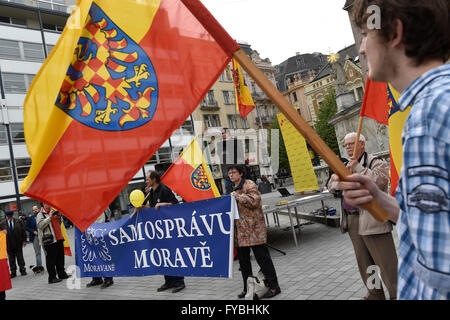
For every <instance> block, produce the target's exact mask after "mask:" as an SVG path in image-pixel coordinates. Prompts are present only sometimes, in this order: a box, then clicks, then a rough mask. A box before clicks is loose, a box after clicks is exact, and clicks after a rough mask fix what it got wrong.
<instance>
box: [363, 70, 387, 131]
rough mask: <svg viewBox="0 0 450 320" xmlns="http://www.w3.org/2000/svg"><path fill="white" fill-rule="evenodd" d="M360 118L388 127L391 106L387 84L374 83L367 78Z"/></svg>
mask: <svg viewBox="0 0 450 320" xmlns="http://www.w3.org/2000/svg"><path fill="white" fill-rule="evenodd" d="M360 116H361V117H368V118H371V119H373V120H375V121H377V122H379V123H381V124H385V125H388V117H389V106H388V96H387V89H386V83H385V82H373V81H371V80H370V79H369V77H367V81H366V88H365V90H364V98H363V102H362V106H361V112H360Z"/></svg>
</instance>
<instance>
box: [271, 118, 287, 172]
mask: <svg viewBox="0 0 450 320" xmlns="http://www.w3.org/2000/svg"><path fill="white" fill-rule="evenodd" d="M271 129H277V130H278V132H279V145H280V149H279V169H286V170H288V172H290V167H289V159H288V156H287V152H286V146H285V145H284V141H283V135H282V134H281V130H280V125H279V123H278V118H277V117H275V119H274V120H273V121H272V123H271V124H270V126H269V154H270V155H272V154H271V153H272V147H271V145H270V144H271V141H272V136H271V134H272V130H271Z"/></svg>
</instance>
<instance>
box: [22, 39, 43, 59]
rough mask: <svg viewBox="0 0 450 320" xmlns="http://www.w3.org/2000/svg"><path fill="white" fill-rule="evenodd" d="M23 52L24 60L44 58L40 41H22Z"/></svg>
mask: <svg viewBox="0 0 450 320" xmlns="http://www.w3.org/2000/svg"><path fill="white" fill-rule="evenodd" d="M23 53H24V58H25V59H26V60H33V61H42V60H44V50H42V44H40V43H29V42H24V43H23Z"/></svg>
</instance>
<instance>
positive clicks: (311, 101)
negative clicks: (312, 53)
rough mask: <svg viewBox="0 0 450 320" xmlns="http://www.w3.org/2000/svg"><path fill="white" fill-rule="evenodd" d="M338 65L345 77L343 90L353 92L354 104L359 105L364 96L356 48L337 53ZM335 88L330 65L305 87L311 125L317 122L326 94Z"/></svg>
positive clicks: (352, 47)
mask: <svg viewBox="0 0 450 320" xmlns="http://www.w3.org/2000/svg"><path fill="white" fill-rule="evenodd" d="M338 54H339V61H338V62H339V63H340V64H341V65H342V66H343V68H344V71H345V76H346V84H345V89H346V90H347V91H351V92H353V95H354V101H355V103H359V104H360V103H361V101H362V98H363V96H364V89H363V88H364V81H363V76H362V71H361V67H360V65H359V58H358V53H357V51H356V46H355V45H352V46H349V47H347V48H345V49H342V50H341V51H339V52H338ZM334 88H335V78H334V76H333V74H332V70H331V65H330V63H328V64H327V65H325V66H324V67H323V68H322V69H321V70H320V71H319V73H318V74H317V75H316V76H315V77H314V79H313V80H312V81H311V82H310V83H309V84H307V85H306V86H305V89H304V90H305V96H306V102H307V105H308V109H309V113H310V114H311V118H312V123H313V124H314V123H315V122H316V121H317V114H318V113H319V108H320V105H321V103H322V102H323V101H324V99H325V97H326V95H327V94H329V93H330V92H331V90H333V89H334Z"/></svg>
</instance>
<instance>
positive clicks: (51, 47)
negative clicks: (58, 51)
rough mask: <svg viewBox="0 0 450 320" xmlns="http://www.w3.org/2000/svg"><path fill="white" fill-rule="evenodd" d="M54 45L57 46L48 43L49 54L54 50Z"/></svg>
mask: <svg viewBox="0 0 450 320" xmlns="http://www.w3.org/2000/svg"><path fill="white" fill-rule="evenodd" d="M54 47H55V46H54V45H52V44H48V45H47V54H50V52H51V51H52V50H53V48H54Z"/></svg>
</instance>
